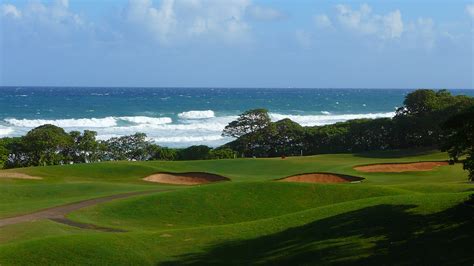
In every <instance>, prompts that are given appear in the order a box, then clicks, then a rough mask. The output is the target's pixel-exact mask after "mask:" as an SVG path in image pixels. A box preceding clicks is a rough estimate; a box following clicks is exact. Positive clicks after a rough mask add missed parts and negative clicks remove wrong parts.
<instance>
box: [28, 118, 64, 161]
mask: <svg viewBox="0 0 474 266" xmlns="http://www.w3.org/2000/svg"><path fill="white" fill-rule="evenodd" d="M22 143H23V145H24V148H25V150H26V152H27V153H28V155H29V156H28V157H29V165H55V164H60V163H64V159H66V157H65V156H64V151H65V150H67V149H69V147H70V146H71V145H72V138H71V136H70V135H69V134H67V133H66V132H65V131H64V129H62V128H60V127H57V126H54V125H42V126H39V127H37V128H34V129H32V130H31V131H29V132H28V133H27V134H26V135H25V136H24V137H23V139H22Z"/></svg>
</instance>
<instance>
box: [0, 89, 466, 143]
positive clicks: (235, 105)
mask: <svg viewBox="0 0 474 266" xmlns="http://www.w3.org/2000/svg"><path fill="white" fill-rule="evenodd" d="M410 91H411V90H406V89H297V88H288V89H280V88H278V89H271V88H266V89H259V88H254V89H250V88H249V89H235V88H72V87H67V88H66V87H65V88H60V87H54V88H45V87H0V137H2V136H19V135H23V134H25V133H26V132H27V131H28V130H30V129H31V128H33V127H36V126H39V125H41V124H45V123H50V124H55V125H58V126H61V127H63V128H65V129H66V130H68V131H70V130H84V129H91V130H95V131H97V132H98V136H99V138H101V139H107V138H110V137H113V136H121V135H126V134H133V133H135V132H144V133H146V134H147V135H148V136H149V137H150V139H151V140H154V141H156V142H157V143H158V144H161V145H166V146H171V147H185V146H189V145H194V144H206V145H211V146H217V145H220V144H223V143H225V142H227V141H229V140H230V139H226V138H223V137H221V136H220V133H221V131H222V129H223V128H224V127H225V125H227V123H229V122H230V121H232V120H233V119H234V118H235V117H236V116H237V115H238V114H239V113H241V112H243V111H245V110H248V109H252V108H267V109H268V110H269V111H270V114H271V117H272V119H273V120H279V119H282V118H285V117H289V118H290V119H292V120H294V121H296V122H298V123H300V124H302V125H305V126H312V125H324V124H330V123H335V122H339V121H345V120H348V119H354V118H364V117H367V118H375V117H391V116H393V115H394V111H395V109H396V108H397V107H399V106H401V105H402V103H403V99H404V97H405V95H406V94H407V93H409V92H410ZM452 92H453V93H454V94H466V95H471V96H474V90H452Z"/></svg>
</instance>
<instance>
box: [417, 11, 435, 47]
mask: <svg viewBox="0 0 474 266" xmlns="http://www.w3.org/2000/svg"><path fill="white" fill-rule="evenodd" d="M415 30H416V34H417V35H419V37H420V38H421V39H422V40H423V44H424V46H425V47H426V48H427V49H433V47H434V46H435V41H436V31H435V24H434V21H433V20H432V19H431V18H418V20H417V22H416V28H415Z"/></svg>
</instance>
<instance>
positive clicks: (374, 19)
mask: <svg viewBox="0 0 474 266" xmlns="http://www.w3.org/2000/svg"><path fill="white" fill-rule="evenodd" d="M336 10H337V19H338V21H339V23H340V24H341V25H342V26H344V27H345V28H347V29H349V30H352V31H355V32H357V33H359V34H363V35H376V36H378V37H380V38H382V39H396V38H400V37H401V36H402V34H403V32H404V25H403V20H402V15H401V13H400V11H399V10H395V11H393V12H390V13H388V14H386V15H378V14H373V13H372V8H371V7H370V6H369V5H367V4H363V5H361V6H360V8H359V10H352V8H351V7H349V6H347V5H337V6H336Z"/></svg>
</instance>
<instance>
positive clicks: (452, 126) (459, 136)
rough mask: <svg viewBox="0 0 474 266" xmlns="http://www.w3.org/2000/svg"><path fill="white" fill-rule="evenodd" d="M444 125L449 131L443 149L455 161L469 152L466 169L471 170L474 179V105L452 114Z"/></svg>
mask: <svg viewBox="0 0 474 266" xmlns="http://www.w3.org/2000/svg"><path fill="white" fill-rule="evenodd" d="M443 126H444V128H445V129H446V130H447V131H448V132H449V133H448V134H447V137H446V142H445V143H444V146H443V149H444V150H445V151H447V152H448V154H449V155H450V157H452V158H453V159H454V160H455V161H457V159H458V158H459V157H460V156H462V155H465V154H467V158H466V160H464V163H463V165H464V169H465V170H467V171H469V179H470V180H471V181H474V106H473V107H471V108H469V109H467V110H466V111H464V112H462V113H459V114H456V115H454V116H452V117H451V118H450V119H449V120H448V121H446V123H444V125H443Z"/></svg>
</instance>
